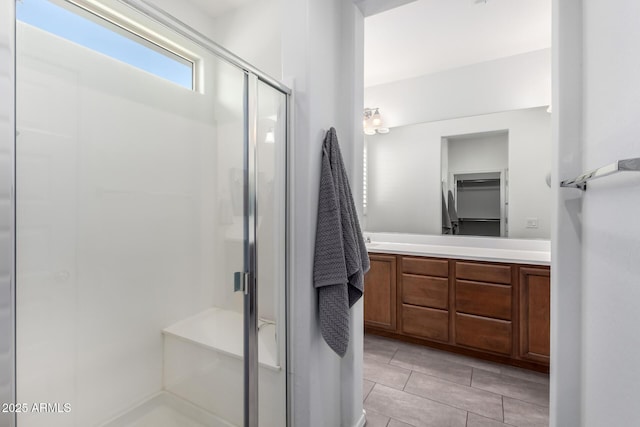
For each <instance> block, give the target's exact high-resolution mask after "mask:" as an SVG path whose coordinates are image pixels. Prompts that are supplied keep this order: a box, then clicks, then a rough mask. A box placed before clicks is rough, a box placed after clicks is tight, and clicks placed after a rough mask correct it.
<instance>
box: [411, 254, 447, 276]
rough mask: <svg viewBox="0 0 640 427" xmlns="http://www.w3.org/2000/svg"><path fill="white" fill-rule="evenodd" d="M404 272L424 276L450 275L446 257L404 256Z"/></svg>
mask: <svg viewBox="0 0 640 427" xmlns="http://www.w3.org/2000/svg"><path fill="white" fill-rule="evenodd" d="M402 272H403V273H409V274H419V275H423V276H436V277H449V261H448V260H446V259H431V258H414V257H402Z"/></svg>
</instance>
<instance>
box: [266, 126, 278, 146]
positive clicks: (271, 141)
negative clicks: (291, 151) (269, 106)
mask: <svg viewBox="0 0 640 427" xmlns="http://www.w3.org/2000/svg"><path fill="white" fill-rule="evenodd" d="M264 142H265V143H267V144H274V143H275V142H276V135H275V133H274V132H273V129H271V130H270V131H269V132H267V135H266V136H265V137H264Z"/></svg>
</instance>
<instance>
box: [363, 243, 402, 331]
mask: <svg viewBox="0 0 640 427" xmlns="http://www.w3.org/2000/svg"><path fill="white" fill-rule="evenodd" d="M369 259H370V260H371V269H370V270H369V272H368V273H367V275H366V276H365V279H364V323H365V325H366V326H372V327H375V328H379V329H386V330H390V331H395V330H396V257H395V256H394V255H376V254H370V255H369Z"/></svg>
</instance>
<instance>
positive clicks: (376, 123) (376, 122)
mask: <svg viewBox="0 0 640 427" xmlns="http://www.w3.org/2000/svg"><path fill="white" fill-rule="evenodd" d="M372 123H373V125H374V126H380V125H381V124H382V118H380V112H379V111H378V110H377V109H376V112H375V113H373V120H372Z"/></svg>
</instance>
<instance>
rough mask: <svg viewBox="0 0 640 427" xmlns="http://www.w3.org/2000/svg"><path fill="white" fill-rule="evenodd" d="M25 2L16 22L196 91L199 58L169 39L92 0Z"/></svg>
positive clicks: (36, 0)
mask: <svg viewBox="0 0 640 427" xmlns="http://www.w3.org/2000/svg"><path fill="white" fill-rule="evenodd" d="M74 3H75V4H76V5H77V6H79V7H74V6H73V5H70V4H69V2H65V1H55V0H53V1H47V0H21V1H19V2H18V3H17V7H16V18H17V20H18V21H21V22H23V23H25V24H28V25H31V26H33V27H36V28H39V29H41V30H44V31H46V32H48V33H51V34H54V35H56V36H58V37H61V38H63V39H66V40H69V41H71V42H73V43H75V44H78V45H81V46H84V47H85V48H88V49H91V50H93V51H96V52H99V53H101V54H103V55H106V56H108V57H111V58H113V59H115V60H118V61H120V62H124V63H126V64H128V65H130V66H132V67H135V68H137V69H139V70H143V71H146V72H147V73H150V74H153V75H155V76H156V77H159V78H162V79H164V80H167V81H169V82H172V83H174V84H177V85H179V86H182V87H184V88H186V89H189V90H196V89H197V84H196V82H197V79H196V72H197V66H196V64H197V58H196V56H195V55H194V54H192V53H190V52H188V51H187V50H186V49H184V48H183V47H181V46H179V45H178V44H177V43H176V42H175V41H173V40H170V39H168V38H167V37H166V36H164V35H161V34H157V33H155V32H153V31H150V30H149V29H146V28H143V27H141V26H139V25H137V24H134V23H132V22H131V21H130V20H128V19H127V18H125V17H124V16H122V15H120V14H119V13H117V12H115V11H113V10H110V9H107V8H106V7H105V6H102V5H100V6H98V5H97V4H94V3H93V2H91V1H87V0H83V1H78V2H74Z"/></svg>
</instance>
